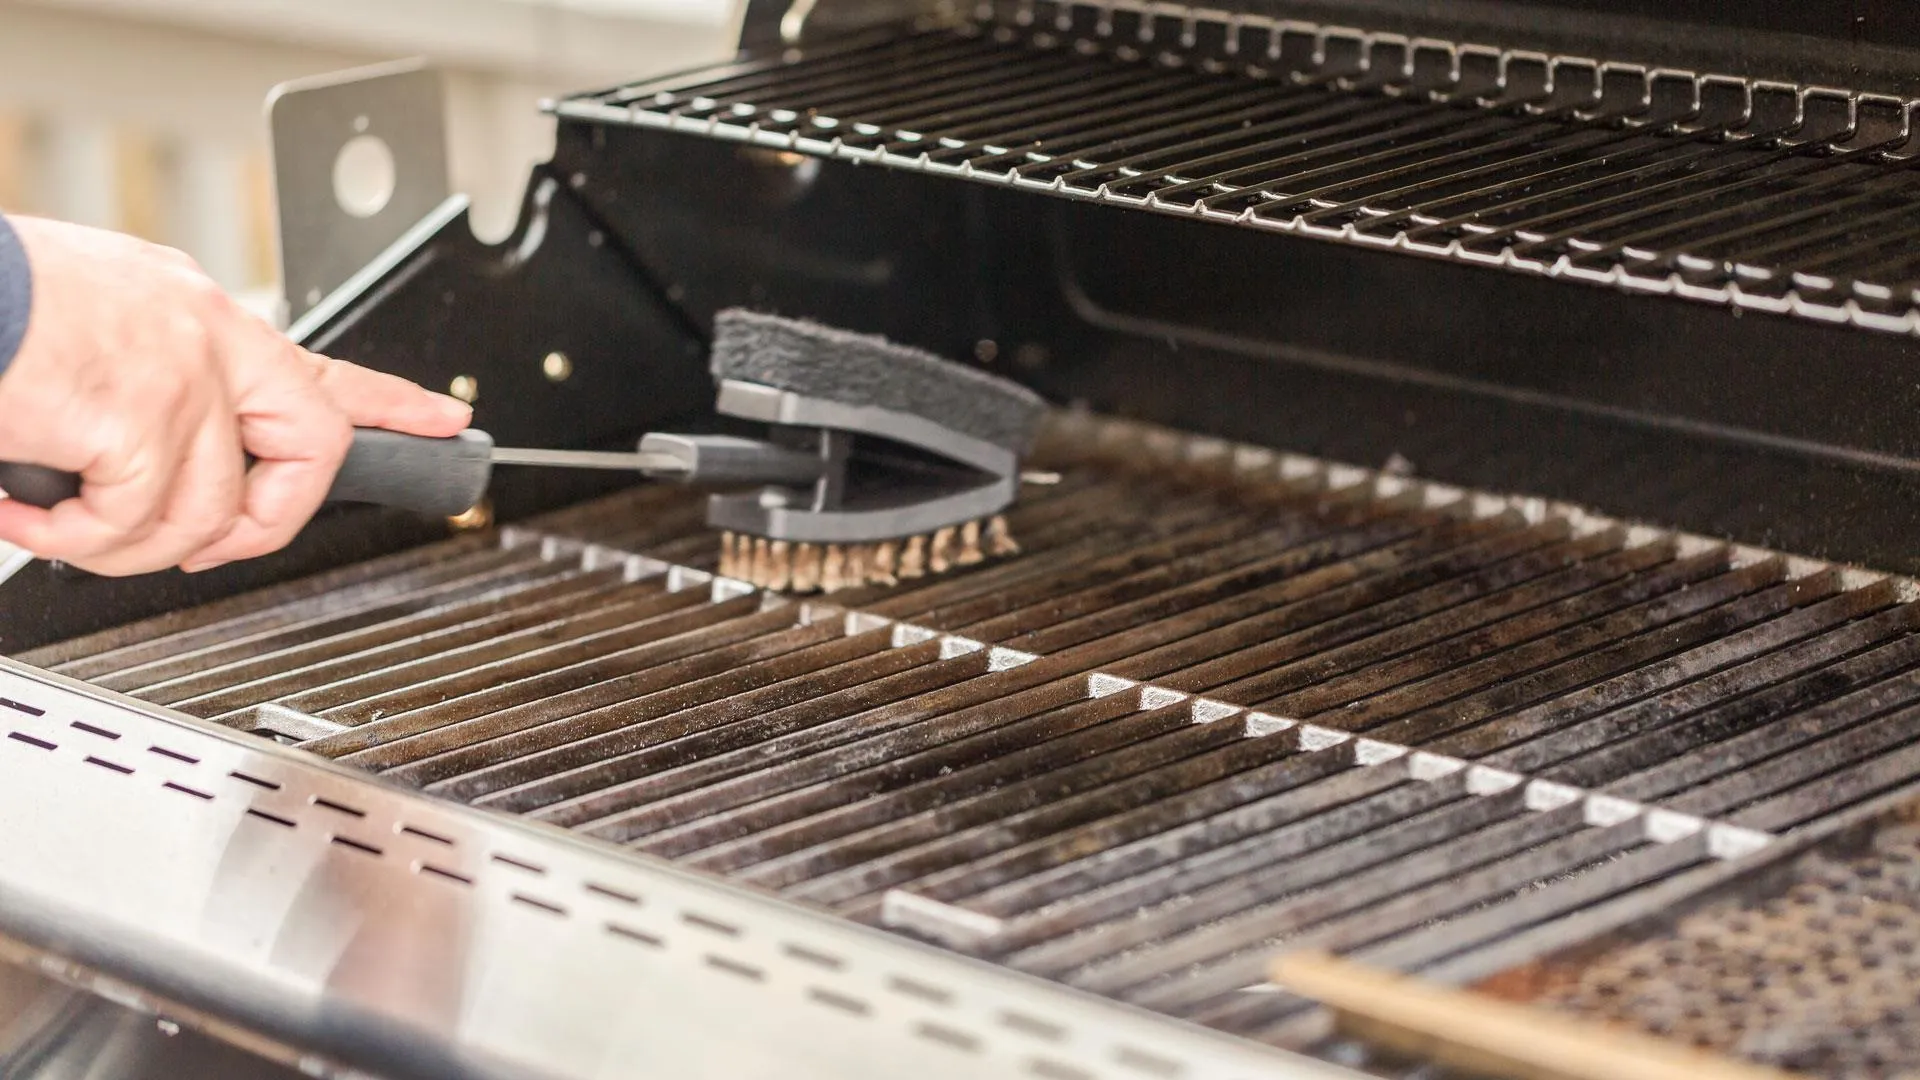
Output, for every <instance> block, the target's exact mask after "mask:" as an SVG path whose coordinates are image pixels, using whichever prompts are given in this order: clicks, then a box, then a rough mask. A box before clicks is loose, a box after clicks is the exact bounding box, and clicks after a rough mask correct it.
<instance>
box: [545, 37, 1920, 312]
mask: <svg viewBox="0 0 1920 1080" xmlns="http://www.w3.org/2000/svg"><path fill="white" fill-rule="evenodd" d="M1023 21H1025V22H1027V23H1028V24H1029V25H1026V26H1021V27H1012V26H1007V25H987V26H972V25H969V26H961V27H958V28H946V29H930V30H924V31H921V32H918V33H902V32H888V33H885V34H881V35H879V36H875V37H870V38H856V39H852V40H848V41H842V42H839V43H831V42H830V43H827V44H822V45H812V46H808V47H806V48H804V49H798V50H790V51H787V52H784V53H781V54H779V55H777V56H771V57H766V58H761V59H752V60H745V61H740V62H736V63H731V64H728V65H724V66H721V67H717V68H714V69H710V70H707V71H703V72H697V73H694V74H691V75H684V76H680V77H677V78H672V79H664V80H657V81H652V82H645V83H640V84H636V85H634V86H630V87H625V88H622V89H619V90H615V91H609V92H606V93H603V94H598V95H594V96H590V97H584V98H579V99H575V100H573V101H570V102H567V103H564V104H563V105H562V109H563V111H565V110H569V109H571V110H574V112H575V114H576V115H584V116H587V117H589V118H592V119H595V120H598V121H602V122H612V123H621V122H625V123H635V124H645V125H649V126H668V127H679V128H682V129H685V130H689V131H697V132H701V133H706V134H721V135H727V136H730V137H733V138H741V139H749V140H752V141H756V142H760V143H763V144H768V145H776V146H783V147H794V148H798V149H802V150H807V151H811V152H815V153H822V154H828V155H831V156H839V157H844V158H850V159H856V160H880V161H884V162H887V163H889V164H893V165H898V166H902V167H908V168H919V169H928V170H935V171H942V172H950V173H955V174H959V175H964V176H967V177H969V178H972V179H976V180H984V181H988V182H994V183H1002V184H1013V185H1019V186H1026V187H1033V188H1036V189H1042V190H1049V191H1053V192H1055V193H1060V194H1070V195H1075V196H1079V197H1085V198H1098V199H1105V200H1110V201H1122V202H1128V203H1135V204H1140V203H1145V204H1146V205H1151V206H1153V207H1156V208H1158V209H1162V210H1169V211H1173V212H1178V213H1197V214H1202V215H1205V216H1209V217H1213V218H1218V219H1221V220H1226V221H1232V222H1237V223H1239V224H1243V225H1253V226H1265V227H1270V228H1285V229H1292V230H1299V231H1304V232H1308V233H1312V234H1315V235H1322V236H1327V237H1335V238H1340V239H1345V240H1348V241H1352V242H1358V243H1372V244H1395V245H1399V246H1402V247H1405V248H1409V249H1412V250H1416V251H1425V252H1429V253H1432V254H1440V255H1448V256H1451V257H1455V258H1460V259H1469V260H1474V261H1478V262H1489V263H1493V262H1497V263H1499V264H1501V265H1505V266H1508V267H1517V268H1525V269H1532V270H1535V271H1540V272H1550V273H1555V274H1561V275H1570V276H1576V277H1580V276H1584V277H1589V278H1594V279H1597V280H1606V281H1613V282H1615V283H1621V284H1632V285H1634V286H1635V287H1639V288H1650V289H1656V290H1659V291H1668V292H1678V293H1680V294H1682V295H1691V296H1695V297H1696V298H1701V299H1709V300H1715V301H1719V302H1735V303H1739V304H1742V305H1747V306H1754V307H1761V308H1767V309H1770V310H1793V311H1797V312H1800V313H1803V314H1816V315H1819V316H1820V317H1822V318H1828V319H1832V318H1851V319H1853V320H1854V321H1856V322H1862V323H1865V324H1866V325H1871V326H1878V327H1880V328H1883V329H1897V330H1909V331H1910V330H1913V329H1914V328H1915V326H1916V325H1920V324H1917V323H1916V321H1915V319H1914V318H1913V312H1914V301H1915V294H1914V286H1915V284H1916V278H1920V244H1916V243H1915V240H1916V238H1917V237H1920V216H1916V215H1915V214H1914V212H1913V211H1914V207H1915V202H1916V193H1917V192H1920V182H1917V180H1916V174H1915V173H1914V171H1913V170H1912V169H1911V168H1910V167H1909V166H1910V164H1911V162H1912V160H1913V158H1912V156H1911V153H1910V152H1911V146H1910V144H1909V141H1908V139H1909V136H1908V129H1909V125H1908V118H1907V111H1906V107H1905V106H1904V105H1902V104H1901V103H1898V102H1894V101H1891V100H1886V101H1879V102H1875V101H1873V100H1872V99H1853V100H1849V99H1848V98H1846V97H1845V96H1842V95H1838V94H1834V95H1828V96H1824V97H1823V96H1820V95H1813V96H1808V97H1804V98H1801V97H1796V95H1795V93H1794V92H1792V91H1791V90H1790V89H1781V88H1777V89H1776V90H1768V89H1766V88H1760V89H1753V90H1749V89H1747V88H1744V87H1742V86H1740V85H1739V84H1737V83H1734V82H1732V81H1730V80H1729V81H1725V82H1715V81H1712V80H1697V79H1695V78H1694V77H1692V76H1680V75H1659V74H1657V73H1647V72H1635V71H1630V70H1625V69H1621V70H1617V71H1612V72H1609V73H1605V74H1603V73H1602V72H1601V71H1600V70H1599V69H1598V68H1597V67H1596V66H1595V65H1593V64H1592V63H1591V62H1584V61H1565V60H1560V61H1555V63H1554V65H1553V66H1552V67H1549V66H1548V65H1547V64H1546V63H1545V62H1544V61H1535V62H1532V63H1529V62H1527V61H1525V60H1524V59H1522V60H1514V59H1512V58H1506V59H1504V60H1503V59H1502V58H1500V57H1496V56H1494V55H1492V54H1487V55H1478V54H1474V53H1471V52H1463V53H1458V54H1456V53H1453V52H1443V53H1435V54H1433V55H1427V54H1423V53H1422V52H1421V51H1420V50H1418V49H1409V48H1408V47H1407V45H1406V44H1405V43H1404V42H1400V43H1397V44H1396V43H1394V42H1391V41H1388V42H1381V41H1365V42H1355V41H1343V40H1341V39H1339V38H1337V37H1335V38H1328V37H1326V36H1325V35H1324V34H1321V35H1316V34H1313V33H1307V32H1302V31H1298V30H1293V31H1289V30H1288V29H1286V28H1285V27H1283V26H1278V25H1272V24H1255V23H1248V24H1244V25H1242V24H1228V23H1208V22H1206V21H1204V20H1202V21H1199V22H1197V23H1181V22H1179V21H1178V20H1174V21H1172V22H1170V23H1168V24H1167V25H1162V26H1159V27H1158V29H1157V32H1156V28H1155V23H1154V22H1153V21H1151V20H1144V19H1142V18H1141V17H1140V16H1139V15H1138V13H1132V14H1129V13H1127V12H1125V11H1116V10H1114V9H1095V8H1069V7H1065V6H1056V5H1052V4H1039V5H1036V6H1033V7H1030V8H1029V9H1027V11H1026V12H1025V14H1024V16H1023ZM1164 21H1165V20H1163V22H1164ZM1156 33H1157V36H1156ZM1143 35H1144V36H1143Z"/></svg>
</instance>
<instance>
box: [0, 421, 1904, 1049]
mask: <svg viewBox="0 0 1920 1080" xmlns="http://www.w3.org/2000/svg"><path fill="white" fill-rule="evenodd" d="M1048 442H1049V446H1048V448H1047V449H1046V451H1045V454H1044V456H1043V460H1044V461H1045V462H1046V463H1047V464H1048V465H1049V466H1050V467H1057V468H1059V469H1060V470H1061V472H1062V482H1061V483H1060V484H1059V485H1058V486H1055V487H1048V488H1034V489H1030V490H1029V492H1028V494H1027V497H1026V498H1025V499H1024V501H1023V502H1022V504H1021V505H1019V506H1018V507H1016V508H1015V512H1014V519H1015V520H1014V525H1015V527H1016V529H1017V535H1019V536H1021V537H1022V538H1023V542H1025V543H1026V544H1027V545H1028V547H1029V551H1028V553H1027V554H1025V555H1023V556H1021V557H1020V558H1017V559H1013V560H1008V561H1005V562H1001V563H997V564H991V565H986V566H982V567H977V568H973V569H971V570H969V571H966V572H964V573H960V574H958V575H954V576H950V577H942V578H938V579H929V580H924V581H920V582H911V583H907V584H906V585H903V586H901V587H898V588H895V589H891V590H886V589H878V588H871V589H864V590H857V591H850V592H846V593H839V594H835V595H834V596H833V597H831V598H828V601H826V602H807V603H797V602H791V601H786V600H783V599H780V598H776V597H770V596H766V595H763V594H760V593H757V592H754V591H753V590H752V589H751V588H749V587H747V586H745V585H743V584H741V583H738V582H732V581H728V580H726V579H717V578H714V577H712V575H711V574H710V573H709V571H708V569H707V567H708V566H709V565H710V558H711V554H712V548H713V546H714V541H713V539H712V537H711V536H710V535H708V534H706V533H704V531H703V530H702V529H701V527H700V524H699V510H698V506H697V504H696V503H695V502H694V501H693V500H691V499H690V498H689V497H688V496H687V495H686V494H685V493H684V492H682V491H680V490H679V489H677V488H671V487H667V486H659V487H648V488H642V489H638V490H636V491H633V492H630V493H627V494H623V495H620V496H617V497H614V498H613V499H610V500H606V501H602V502H600V503H595V504H591V505H588V506H585V507H581V508H577V509H575V510H571V511H567V512H564V513H562V514H559V515H554V516H552V517H549V518H546V519H543V520H541V521H538V522H535V523H534V524H532V525H531V526H528V527H526V528H520V529H514V530H508V531H507V532H506V533H504V534H501V535H499V536H498V537H474V538H466V539H462V540H459V541H455V542H452V543H450V544H448V545H442V546H441V547H440V548H438V549H435V550H431V551H428V552H423V553H410V554H405V555H400V556H395V557H393V558H390V559H387V560H383V561H381V562H379V563H374V564H369V565H367V566H362V567H357V568H354V569H352V570H350V571H345V572H342V573H340V574H337V575H334V576H333V578H332V579H329V580H322V581H319V582H317V583H296V584H294V585H290V586H286V587H283V588H281V589H275V590H268V591H265V592H262V593H258V594H254V595H251V596H247V597H241V598H237V599H235V600H232V601H228V602H225V603H222V604H216V605H212V606H210V607H207V608H203V609H199V610H197V611H193V612H184V613H179V614H175V615H171V616H167V617H166V618H164V619H161V620H155V621H153V622H151V623H147V624H139V625H135V626H132V627H127V628H123V629H120V630H114V631H109V632H106V633H103V634H99V635H95V636H93V637H91V638H87V639H82V640H78V641H74V642H69V643H66V644H63V645H58V646H54V647H51V648H49V649H46V650H42V651H40V652H38V653H35V654H32V655H29V656H27V657H23V659H25V660H27V661H28V662H30V663H35V664H39V665H41V666H46V667H50V668H52V669H54V670H56V671H60V672H63V673H65V674H69V675H74V676H77V677H80V678H84V679H88V680H90V681H92V682H94V683H97V684H99V685H102V686H108V687H112V688H114V689H118V690H122V691H125V692H128V693H131V694H133V695H135V696H137V697H141V698H145V699H148V700H152V701H157V702H164V703H167V704H170V705H173V706H175V707H178V708H181V709H184V710H186V711H188V712H191V713H195V714H197V715H200V716H204V717H210V718H213V719H216V720H218V721H220V722H222V723H225V724H229V725H233V726H237V727H242V728H249V729H256V730H265V731H268V732H273V731H275V730H279V731H280V733H281V734H283V735H284V736H287V737H289V738H294V739H299V740H302V742H301V745H303V746H304V747H305V748H307V749H309V750H312V751H313V752H315V753H319V754H323V755H326V756H329V757H334V758H337V759H339V760H341V761H344V762H346V763H349V764H353V765H356V766H359V767H361V768H365V769H368V770H371V771H374V772H378V773H381V774H383V775H385V776H386V777H388V778H391V779H394V780H397V781H401V782H404V783H408V784H412V785H418V786H422V787H425V788H426V789H427V790H429V791H431V792H434V793H437V794H441V795H444V796H447V797H449V798H454V799H459V800H463V801H467V802H471V803H475V804H478V805H480V806H484V807H489V808H493V809H498V810H501V811H505V812H512V813H518V814H525V815H528V816H531V817H533V818H536V819H539V820H543V821H547V822H550V823H553V824H557V825H561V826H566V827H569V828H573V829H576V830H579V831H581V832H583V833H585V834H586V835H589V836H592V837H595V838H598V839H601V840H605V841H608V842H611V843H615V844H621V845H626V846H629V847H631V848H633V849H636V850H639V851H644V852H648V853H652V854H656V855H662V856H666V857H669V858H673V859H675V860H678V861H680V862H681V863H683V864H685V865H688V866H691V867H695V868H698V869H702V870H707V871H712V872H715V873H719V874H723V875H727V876H729V877H731V878H733V879H735V880H738V881H741V882H744V883H748V884H751V885H754V886H758V887H760V888H763V889H767V890H770V891H773V892H775V893H778V894H779V895H782V896H784V897H787V898H789V899H792V900H794V901H797V902H802V903H806V904H809V905H813V906H817V907H820V908H824V909H826V910H830V911H834V912H837V913H839V914H841V915H844V916H846V917H849V918H853V919H857V920H861V921H866V922H870V923H877V924H881V925H887V926H891V927H894V928H896V929H899V930H902V931H905V932H911V933H914V934H916V935H920V936H924V937H930V938H933V939H935V940H938V941H941V942H943V943H945V944H947V945H949V946H951V947H954V948H959V949H963V950H966V951H969V952H973V953H976V954H979V955H983V956H987V957H990V958H993V959H996V960H998V961H1000V962H1002V963H1005V964H1008V965H1011V966H1014V967H1016V968H1019V969H1022V970H1025V971H1029V972H1032V973H1036V974H1039V975H1043V976H1046V977H1049V978H1053V979H1057V980H1061V981H1064V982H1067V983H1069V984H1072V985H1075V986H1079V987H1083V988H1086V989H1089V990H1093V991H1096V992H1099V993H1103V994H1107V995H1111V996H1113V997H1116V998H1120V999H1124V1000H1127V1001H1130V1002H1134V1003H1137V1004H1141V1005H1145V1006H1148V1007H1151V1008H1155V1009H1158V1010H1161V1011H1164V1012H1166V1013H1169V1014H1172V1015H1175V1016H1180V1017H1185V1018H1189V1019H1193V1020H1196V1021H1199V1022H1202V1023H1206V1024H1210V1025H1213V1026H1216V1027H1219V1028H1222V1029H1225V1030H1228V1031H1232V1032H1236V1033H1240V1034H1244V1035H1248V1036H1252V1037H1255V1038H1260V1039H1264V1040H1268V1041H1273V1042H1278V1043H1282V1044H1288V1045H1309V1044H1312V1043H1313V1042H1314V1040H1316V1039H1318V1038H1319V1037H1320V1032H1319V1031H1318V1029H1317V1023H1318V1020H1317V1017H1316V1016H1315V1015H1314V1014H1313V1013H1312V1012H1311V1011H1310V1010H1309V1009H1308V1007H1307V1005H1306V1003H1304V1002H1301V1001H1299V1000H1297V999H1294V998H1292V997H1290V996H1288V995H1286V994H1284V993H1279V992H1276V991H1275V990H1274V988H1273V987H1271V986H1269V985H1267V984H1266V983H1265V982H1264V976H1263V970H1264V967H1265V964H1266V962H1267V960H1268V959H1269V958H1270V956H1271V955H1272V953H1273V952H1274V951H1275V950H1277V949H1280V948H1287V947H1297V946H1313V947H1319V948H1328V949H1333V950H1336V951H1341V952H1345V953H1348V954H1350V955H1353V956H1356V957H1359V958H1362V959H1365V960H1367V961H1369V962H1374V963H1380V964H1386V965H1390V966H1393V967H1396V968H1401V969H1405V970H1422V969H1425V968H1428V967H1433V966H1436V965H1441V964H1443V963H1448V962H1452V961H1455V960H1457V959H1458V958H1459V957H1461V956H1463V955H1468V954H1473V953H1475V951H1476V950H1482V949H1486V948H1491V947H1494V946H1496V945H1498V944H1499V943H1501V942H1505V941H1510V940H1512V939H1514V937H1515V935H1519V934H1522V933H1531V934H1542V933H1545V934H1551V933H1552V932H1553V927H1554V926H1555V924H1556V923H1557V922H1558V921H1559V920H1562V919H1567V918H1570V917H1573V916H1576V915H1577V914H1578V913H1580V912H1581V911H1583V910H1586V909H1589V908H1591V907H1592V906H1593V905H1596V904H1600V903H1602V902H1606V901H1611V900H1617V899H1619V898H1621V897H1625V896H1630V895H1632V894H1635V893H1636V892H1637V891H1640V890H1644V889H1647V888H1650V887H1654V886H1658V885H1659V884H1661V883H1672V882H1674V881H1676V879H1678V878H1680V877H1682V876H1683V875H1685V874H1686V873H1688V872H1689V871H1698V870H1699V869H1700V868H1702V867H1707V866H1711V865H1713V864H1717V863H1720V862H1724V861H1728V860H1734V861H1737V860H1740V859H1742V858H1745V857H1748V856H1751V855H1753V854H1755V853H1756V852H1758V851H1760V850H1761V849H1763V848H1765V847H1766V846H1767V845H1768V844H1769V843H1770V842H1771V837H1772V836H1773V835H1775V834H1777V833H1780V832H1782V831H1785V830H1792V829H1795V828H1798V827H1800V826H1803V825H1805V824H1807V823H1809V822H1814V821H1818V820H1821V819H1823V818H1827V817H1830V816H1831V815H1833V814H1834V813H1836V812H1838V811H1840V810H1841V809H1843V808H1845V807H1848V806H1852V805H1855V804H1858V803H1860V802H1861V801H1863V800H1866V799H1868V798H1870V797H1873V796H1874V795H1876V794H1877V793H1880V792H1884V791H1887V790H1890V789H1893V788H1897V787H1900V786H1902V785H1905V784H1907V783H1910V782H1911V781H1912V780H1913V779H1914V778H1915V777H1916V776H1920V725H1916V724H1914V723H1913V718H1914V716H1915V715H1916V712H1920V636H1916V635H1915V634H1914V633H1913V629H1914V621H1915V616H1916V612H1920V607H1916V605H1915V604H1914V603H1913V596H1912V591H1911V588H1910V586H1909V585H1908V584H1907V583H1906V582H1904V581H1900V580H1896V579H1891V578H1886V577H1883V576H1879V575H1873V574H1868V573H1865V572H1860V571H1850V570H1842V569H1839V568H1835V567H1831V566H1827V565H1824V564H1818V563H1812V562H1808V561H1805V560H1798V559H1792V558H1787V557H1784V556H1779V555H1774V554H1771V553H1767V552H1762V551H1756V550H1751V549H1745V548H1739V547H1734V546H1730V545H1725V544H1720V543H1716V542H1710V541H1705V540H1701V539H1697V538H1690V537H1683V536H1677V535H1674V534H1670V533H1666V532H1662V531H1660V530H1655V529H1650V528H1645V527H1637V526H1628V525H1623V524H1621V523H1618V522H1614V521H1611V520H1607V519H1603V518H1597V517H1594V516H1591V515H1588V514H1584V513H1582V512H1580V511H1577V510H1574V509H1572V508H1567V507H1562V506H1557V505H1553V504H1547V503H1542V502H1539V501H1535V500H1524V499H1502V498H1495V497H1491V496H1485V495H1477V494H1473V493H1468V492H1462V491H1459V490H1457V489H1451V488H1445V487H1441V486H1438V485H1426V484H1421V483H1416V482H1413V481H1409V480H1405V479H1401V478H1396V477H1392V476H1385V475H1380V474H1374V473H1368V472H1365V471H1362V470H1357V469H1351V468H1346V467H1341V466H1329V465H1326V464H1324V463H1320V462H1315V461H1311V460H1308V459H1304V458H1297V457H1293V456H1290V455H1279V454H1274V453H1271V452H1267V451H1261V450H1254V449H1251V448H1243V447H1231V446H1226V445H1224V444H1219V443H1216V442H1212V441H1207V440H1196V439H1190V438H1186V437H1183V436H1178V435H1173V434H1170V433H1165V432H1158V431H1152V430H1147V429H1142V428H1138V427H1135V426H1132V425H1127V424H1121V423H1116V422H1108V421H1102V420H1097V419H1094V418H1088V417H1062V418H1059V419H1058V420H1057V422H1056V424H1055V425H1054V429H1053V430H1052V432H1051V433H1050V436H1049V440H1048ZM289 717H291V718H292V721H291V722H289V720H288V718H289ZM276 725H278V727H276ZM316 732H321V733H322V734H319V735H318V737H315V733H316Z"/></svg>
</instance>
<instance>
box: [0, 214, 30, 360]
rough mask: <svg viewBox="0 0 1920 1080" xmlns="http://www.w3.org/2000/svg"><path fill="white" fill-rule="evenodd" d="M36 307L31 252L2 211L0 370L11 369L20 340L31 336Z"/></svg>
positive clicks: (0, 240) (0, 233)
mask: <svg viewBox="0 0 1920 1080" xmlns="http://www.w3.org/2000/svg"><path fill="white" fill-rule="evenodd" d="M32 308H33V275H32V274H31V273H30V272H29V271H28V268H27V253H26V250H25V249H24V248H22V247H21V246H20V238H19V237H18V236H15V235H14V232H13V226H11V225H9V224H7V219H6V217H5V215H0V372H4V371H6V370H7V365H8V364H11V363H12V362H13V356H14V354H15V353H17V352H19V351H20V342H21V340H22V339H23V338H25V337H26V336H27V313H28V312H29V311H31V310H32Z"/></svg>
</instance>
